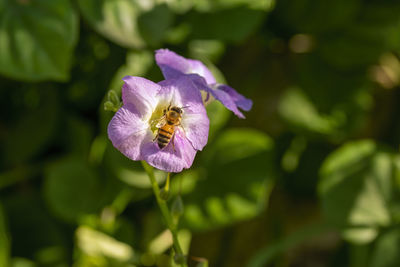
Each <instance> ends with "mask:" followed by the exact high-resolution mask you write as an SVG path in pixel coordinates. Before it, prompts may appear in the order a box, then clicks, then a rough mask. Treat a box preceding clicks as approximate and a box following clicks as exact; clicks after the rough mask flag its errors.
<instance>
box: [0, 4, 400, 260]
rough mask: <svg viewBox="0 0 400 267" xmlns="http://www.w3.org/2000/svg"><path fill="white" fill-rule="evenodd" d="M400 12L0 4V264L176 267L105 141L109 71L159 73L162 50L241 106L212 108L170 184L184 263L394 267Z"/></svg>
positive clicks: (137, 183)
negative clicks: (200, 139) (206, 127)
mask: <svg viewBox="0 0 400 267" xmlns="http://www.w3.org/2000/svg"><path fill="white" fill-rule="evenodd" d="M399 12H400V4H399V3H398V2H397V1H393V0H384V1H377V0H348V1H345V0H337V1H330V2H329V1H317V0H298V1H289V0H280V1H273V0H203V1H195V0H168V1H166V0H161V1H159V0H157V1H156V0H149V1H131V0H101V1H93V0H85V1H84V0H77V1H67V0H53V1H44V0H40V1H32V0H14V1H12V0H0V18H1V20H0V75H1V77H0V88H1V89H0V99H1V101H2V103H1V105H0V113H1V114H2V115H1V119H0V190H1V191H0V266H5V267H8V266H12V267H23V266H32V267H33V266H60V267H61V266H76V267H80V266H82V267H86V266H98V267H102V266H175V265H176V263H175V262H174V259H173V258H174V255H172V254H173V253H172V249H171V246H172V238H171V235H170V234H169V232H168V231H165V229H166V228H165V224H164V222H163V220H162V217H161V216H160V212H159V210H158V209H157V205H156V203H155V199H154V196H153V195H152V192H151V184H150V182H149V180H148V177H147V175H146V173H145V171H144V170H143V168H142V166H141V165H140V163H138V162H132V161H130V160H128V159H127V158H125V157H124V156H123V155H121V153H119V152H118V151H117V150H116V149H114V148H113V147H112V145H111V143H110V141H109V140H108V138H107V131H106V129H107V125H108V122H109V120H110V118H111V117H112V115H113V113H114V112H115V110H117V109H118V108H119V107H120V106H121V102H120V97H121V86H122V81H121V79H122V77H124V76H126V75H133V76H143V77H146V78H148V79H151V80H154V81H160V80H161V79H162V75H161V73H160V71H159V69H158V68H157V67H156V66H155V64H154V56H153V51H154V50H155V49H158V48H162V47H166V48H169V49H171V50H174V51H176V52H177V53H179V54H181V55H183V56H185V57H190V58H196V59H199V60H202V61H203V62H204V63H205V64H206V65H207V66H208V67H209V68H210V69H211V70H212V71H213V72H214V75H215V76H216V77H217V79H218V81H219V82H221V83H224V84H229V85H231V86H232V87H234V88H235V89H236V90H237V91H238V92H240V93H242V94H243V95H245V96H246V97H249V98H251V99H252V100H253V101H254V107H253V109H252V110H251V111H250V112H247V113H246V114H245V115H246V117H247V118H246V120H240V119H237V118H236V117H234V116H231V113H230V112H229V111H228V110H226V109H225V108H224V107H223V106H222V105H221V104H219V103H218V102H212V103H211V104H209V105H208V106H207V112H208V116H209V117H210V121H211V129H210V136H209V141H208V144H207V146H206V147H205V148H204V150H203V151H201V152H199V153H198V155H197V157H196V159H195V162H194V165H193V167H192V168H191V169H190V170H187V171H184V172H182V173H179V174H177V175H173V176H172V181H171V190H170V192H169V199H168V202H167V203H168V205H169V207H170V208H171V209H172V211H173V216H174V220H176V222H179V224H178V226H179V233H178V238H179V240H180V243H181V244H182V247H183V248H182V249H183V251H184V252H185V253H187V259H188V261H189V263H190V264H191V265H190V266H196V265H197V266H208V264H210V266H229V267H231V266H315V265H318V266H351V267H355V266H367V267H391V266H398V265H399V264H400V258H399V254H398V251H399V249H400V248H399V244H400V227H399V223H400V192H399V189H400V154H399V144H400V138H399V137H400V124H399V123H400V121H398V118H399V114H400V109H399V108H398V107H399V105H398V104H399V101H400V94H399V87H400V57H399V52H400V17H399V16H398V14H399ZM222 73H224V75H222ZM155 178H156V180H157V182H158V184H159V185H160V187H163V186H164V180H165V174H164V173H162V172H155ZM182 257H183V256H182V255H175V258H181V259H185V258H184V257H183V258H182Z"/></svg>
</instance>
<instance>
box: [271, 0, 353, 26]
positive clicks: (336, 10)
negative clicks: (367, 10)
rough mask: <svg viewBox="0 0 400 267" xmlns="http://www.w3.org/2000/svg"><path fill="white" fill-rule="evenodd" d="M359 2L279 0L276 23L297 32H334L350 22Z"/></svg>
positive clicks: (347, 0) (342, 0)
mask: <svg viewBox="0 0 400 267" xmlns="http://www.w3.org/2000/svg"><path fill="white" fill-rule="evenodd" d="M360 2H361V1H360V0H350V1H349V0H337V1H313V0H298V1H295V2H293V1H290V0H280V1H277V7H276V12H277V13H278V14H279V16H278V22H279V23H280V24H281V25H284V26H286V27H291V28H293V29H295V30H296V31H298V32H304V33H321V32H326V31H329V30H335V29H338V28H340V27H342V26H346V25H347V23H349V22H350V21H352V20H353V19H354V18H355V17H356V16H357V14H358V11H359V9H360Z"/></svg>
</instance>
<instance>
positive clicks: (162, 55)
mask: <svg viewBox="0 0 400 267" xmlns="http://www.w3.org/2000/svg"><path fill="white" fill-rule="evenodd" d="M156 62H157V65H158V66H159V67H160V69H161V71H162V73H163V75H164V77H165V79H171V78H178V77H179V76H180V75H182V74H192V73H193V74H199V75H200V76H202V77H204V78H205V79H206V81H207V83H215V82H216V81H215V78H214V76H213V75H212V73H211V71H210V70H209V69H208V68H207V67H206V66H205V65H204V64H203V63H202V62H201V61H199V60H194V59H186V58H184V57H182V56H180V55H178V54H176V53H174V52H172V51H170V50H168V49H159V50H157V51H156Z"/></svg>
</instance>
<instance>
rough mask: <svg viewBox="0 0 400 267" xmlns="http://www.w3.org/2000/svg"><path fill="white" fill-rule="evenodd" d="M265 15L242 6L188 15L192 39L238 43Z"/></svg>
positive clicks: (258, 24)
mask: <svg viewBox="0 0 400 267" xmlns="http://www.w3.org/2000/svg"><path fill="white" fill-rule="evenodd" d="M266 15H267V13H266V12H264V11H261V10H253V9H250V8H247V7H244V6H240V7H235V8H229V9H222V10H219V11H214V10H213V11H212V12H208V13H195V12H193V13H189V15H188V22H189V23H190V25H191V26H192V36H191V37H192V38H193V39H217V40H223V41H226V42H240V41H243V40H244V39H246V38H247V37H248V36H249V35H251V34H252V33H253V32H254V31H256V30H257V28H258V27H259V26H260V25H261V23H262V22H263V20H264V19H265V18H266Z"/></svg>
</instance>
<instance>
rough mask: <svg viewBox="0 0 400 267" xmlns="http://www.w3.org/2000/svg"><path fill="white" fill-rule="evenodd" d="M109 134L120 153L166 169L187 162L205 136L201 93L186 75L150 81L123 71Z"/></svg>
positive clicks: (206, 128)
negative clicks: (119, 92) (117, 103)
mask: <svg viewBox="0 0 400 267" xmlns="http://www.w3.org/2000/svg"><path fill="white" fill-rule="evenodd" d="M123 80H124V82H125V83H124V85H123V87H122V102H123V105H122V107H121V108H120V109H119V110H118V111H117V112H116V113H115V115H114V117H113V118H112V119H111V121H110V123H109V125H108V136H109V138H110V140H111V142H112V143H113V145H114V147H115V148H117V149H118V150H119V151H120V152H121V153H122V154H124V155H125V156H126V157H128V158H130V159H132V160H145V161H147V163H148V164H150V165H152V166H153V167H156V168H158V169H160V170H164V171H167V172H180V171H182V170H183V169H187V168H189V167H190V166H191V165H192V163H193V160H194V157H195V155H196V152H197V151H198V150H202V149H203V147H204V146H205V145H206V143H207V140H208V131H209V120H208V117H207V113H206V110H205V108H204V105H203V102H202V99H201V94H200V92H199V91H198V90H196V88H195V86H194V85H193V82H192V80H191V79H189V78H188V77H179V78H177V79H168V80H164V81H162V82H160V83H158V84H157V83H154V82H152V81H149V80H147V79H144V78H141V77H133V76H127V77H125V78H124V79H123Z"/></svg>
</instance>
